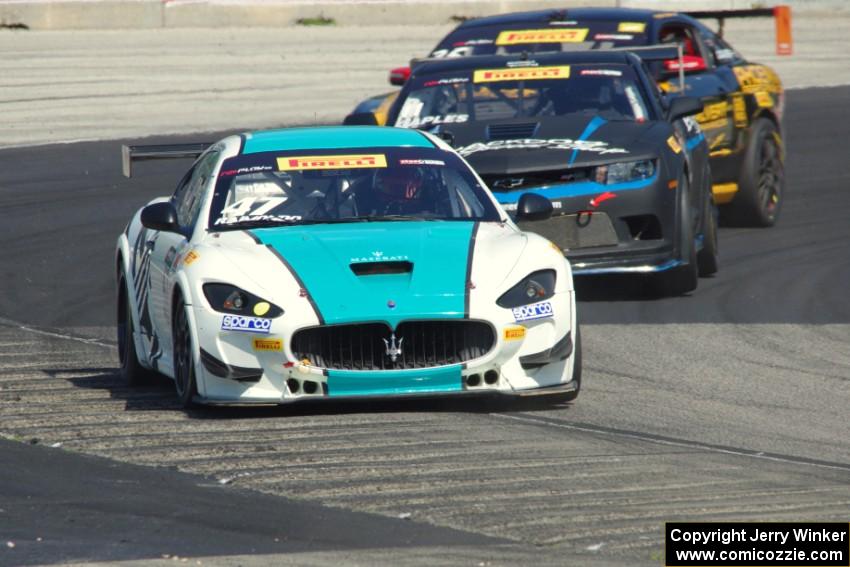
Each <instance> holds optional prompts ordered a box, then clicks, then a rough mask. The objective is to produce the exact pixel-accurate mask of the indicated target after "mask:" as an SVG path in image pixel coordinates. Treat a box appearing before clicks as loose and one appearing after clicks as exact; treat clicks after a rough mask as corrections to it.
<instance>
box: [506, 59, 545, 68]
mask: <svg viewBox="0 0 850 567" xmlns="http://www.w3.org/2000/svg"><path fill="white" fill-rule="evenodd" d="M539 66H540V64H539V63H538V62H537V61H534V60H533V59H529V60H528V61H508V67H511V68H513V67H539Z"/></svg>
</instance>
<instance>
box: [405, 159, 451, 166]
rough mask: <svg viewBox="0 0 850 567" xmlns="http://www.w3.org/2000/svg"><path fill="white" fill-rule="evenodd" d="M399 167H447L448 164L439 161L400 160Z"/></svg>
mask: <svg viewBox="0 0 850 567" xmlns="http://www.w3.org/2000/svg"><path fill="white" fill-rule="evenodd" d="M398 164H399V165H446V162H444V161H440V160H438V159H400V160H398Z"/></svg>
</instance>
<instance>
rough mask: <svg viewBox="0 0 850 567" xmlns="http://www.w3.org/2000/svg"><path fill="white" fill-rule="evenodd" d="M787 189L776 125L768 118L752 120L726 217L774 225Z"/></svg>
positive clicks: (745, 223) (737, 222)
mask: <svg viewBox="0 0 850 567" xmlns="http://www.w3.org/2000/svg"><path fill="white" fill-rule="evenodd" d="M784 192H785V166H784V164H783V163H782V148H781V141H780V138H779V131H778V129H777V128H776V125H775V124H774V123H773V122H771V121H770V120H768V119H766V118H759V119H758V120H756V121H755V123H754V124H753V130H752V137H751V138H750V144H749V146H748V147H747V151H746V154H745V155H744V164H743V168H742V170H741V178H740V180H739V183H738V194H737V195H735V199H734V200H733V201H732V202H731V203H729V205H726V206H725V207H724V211H723V220H724V221H727V222H728V223H729V224H732V225H741V226H763V227H766V226H773V225H774V224H775V223H776V219H777V217H779V211H780V209H781V208H782V200H783V197H784V195H783V194H784Z"/></svg>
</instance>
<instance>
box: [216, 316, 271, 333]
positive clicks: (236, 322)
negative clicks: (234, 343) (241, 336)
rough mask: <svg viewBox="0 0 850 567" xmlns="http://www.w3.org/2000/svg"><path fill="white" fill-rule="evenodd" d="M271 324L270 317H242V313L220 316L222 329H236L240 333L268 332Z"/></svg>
mask: <svg viewBox="0 0 850 567" xmlns="http://www.w3.org/2000/svg"><path fill="white" fill-rule="evenodd" d="M271 326H272V320H271V319H261V318H260V317H243V316H242V315H225V316H224V317H222V318H221V330H222V331H238V332H242V333H262V334H264V335H267V334H269V329H270V328H271Z"/></svg>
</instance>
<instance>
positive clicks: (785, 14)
mask: <svg viewBox="0 0 850 567" xmlns="http://www.w3.org/2000/svg"><path fill="white" fill-rule="evenodd" d="M682 13H683V14H685V15H686V16H690V17H692V18H697V19H700V20H709V19H711V20H717V34H718V35H719V36H720V37H723V27H724V24H725V23H726V20H728V19H730V18H773V20H774V22H775V24H776V54H777V55H791V52H792V51H793V48H792V46H793V42H792V39H791V7H790V6H776V7H774V8H753V9H750V10H696V11H690V12H682Z"/></svg>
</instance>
